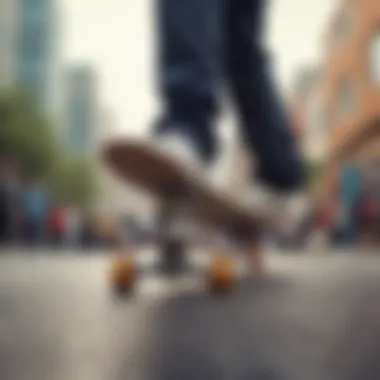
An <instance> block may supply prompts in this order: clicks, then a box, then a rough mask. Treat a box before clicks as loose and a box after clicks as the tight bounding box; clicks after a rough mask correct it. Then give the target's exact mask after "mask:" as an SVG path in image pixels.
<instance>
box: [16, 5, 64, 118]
mask: <svg viewBox="0 0 380 380" xmlns="http://www.w3.org/2000/svg"><path fill="white" fill-rule="evenodd" d="M15 1H16V2H17V4H18V22H17V24H18V27H17V55H16V79H17V83H18V84H19V85H20V86H22V87H24V88H25V89H26V90H28V91H29V92H30V94H31V95H32V96H33V97H35V99H36V100H37V102H38V103H39V104H40V105H41V106H43V107H44V108H45V110H47V111H48V112H49V113H51V112H52V111H53V110H54V109H55V107H56V103H57V77H58V48H59V41H58V31H57V29H58V18H57V8H56V0H15Z"/></svg>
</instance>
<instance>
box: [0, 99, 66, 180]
mask: <svg viewBox="0 0 380 380" xmlns="http://www.w3.org/2000/svg"><path fill="white" fill-rule="evenodd" d="M54 130H55V129H54V125H53V123H52V122H51V121H50V120H48V118H47V117H46V116H45V115H44V114H43V113H42V112H41V111H40V110H39V109H38V108H37V107H36V106H35V105H34V104H33V101H32V100H30V99H29V98H27V97H26V96H25V95H23V94H21V93H16V92H15V93H12V94H8V95H5V94H2V95H0V152H1V153H0V154H1V155H2V156H7V157H11V158H12V159H14V160H16V161H17V162H18V164H19V166H20V168H21V171H22V173H23V175H24V176H25V177H27V178H43V177H45V176H46V175H48V173H49V172H50V171H51V170H52V168H53V166H54V165H55V163H56V161H57V159H58V155H59V148H58V147H59V145H58V143H57V138H56V136H55V133H54Z"/></svg>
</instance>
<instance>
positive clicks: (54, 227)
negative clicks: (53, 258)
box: [48, 204, 66, 247]
mask: <svg viewBox="0 0 380 380" xmlns="http://www.w3.org/2000/svg"><path fill="white" fill-rule="evenodd" d="M65 227H66V215H65V208H64V207H63V206H62V205H61V204H56V205H54V206H52V207H51V208H50V210H49V213H48V229H49V236H50V241H51V243H53V245H54V246H55V247H60V246H62V244H63V242H64V233H65Z"/></svg>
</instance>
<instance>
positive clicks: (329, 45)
mask: <svg viewBox="0 0 380 380" xmlns="http://www.w3.org/2000/svg"><path fill="white" fill-rule="evenodd" d="M325 38H326V41H325V42H326V44H325V46H326V51H325V62H324V64H323V75H322V83H321V84H322V103H323V107H322V115H321V117H322V118H323V120H324V123H323V124H324V126H325V128H326V133H327V136H328V157H329V167H328V171H327V175H328V179H329V180H332V179H333V178H337V174H339V171H340V168H341V167H342V165H343V164H344V163H347V162H353V163H355V164H356V163H358V164H360V163H362V162H365V161H367V160H368V159H370V158H372V157H377V156H379V157H380V1H379V0H342V1H341V3H340V6H339V8H338V9H337V11H336V13H335V14H334V15H333V17H332V19H331V23H330V25H329V26H328V30H327V34H326V36H325Z"/></svg>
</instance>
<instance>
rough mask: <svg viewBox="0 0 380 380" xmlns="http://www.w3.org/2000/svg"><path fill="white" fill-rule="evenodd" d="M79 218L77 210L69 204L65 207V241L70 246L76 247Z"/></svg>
mask: <svg viewBox="0 0 380 380" xmlns="http://www.w3.org/2000/svg"><path fill="white" fill-rule="evenodd" d="M81 224H82V223H81V218H80V213H79V210H78V209H77V208H76V207H75V206H73V205H70V206H68V207H67V208H66V229H65V243H66V244H67V245H68V246H70V247H76V246H77V245H78V242H79V235H80V231H81Z"/></svg>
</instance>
